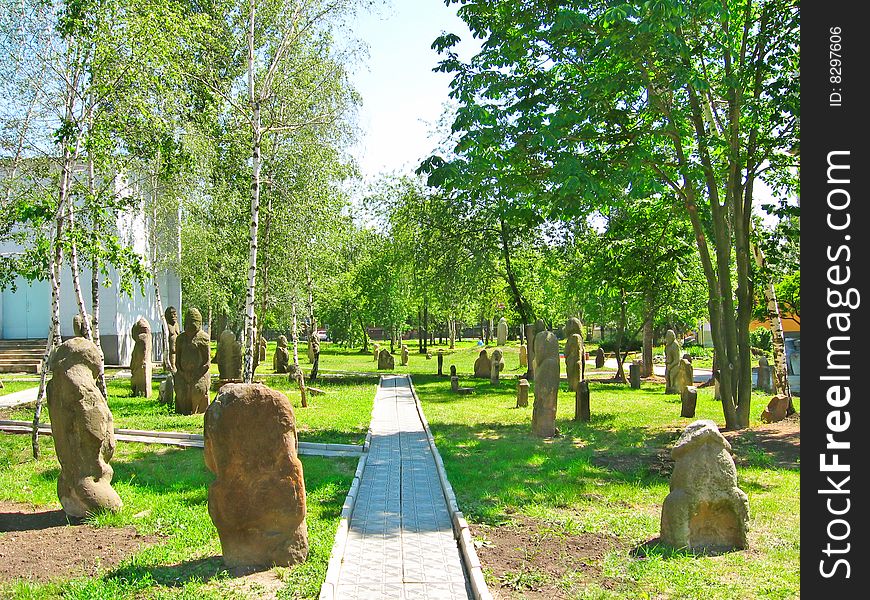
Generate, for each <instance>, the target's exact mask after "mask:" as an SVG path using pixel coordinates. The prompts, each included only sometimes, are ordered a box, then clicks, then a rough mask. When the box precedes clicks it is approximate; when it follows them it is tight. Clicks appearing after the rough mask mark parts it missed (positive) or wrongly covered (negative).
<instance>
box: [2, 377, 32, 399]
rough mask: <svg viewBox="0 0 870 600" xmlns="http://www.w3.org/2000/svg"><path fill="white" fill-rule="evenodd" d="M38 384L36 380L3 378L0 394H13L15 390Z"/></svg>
mask: <svg viewBox="0 0 870 600" xmlns="http://www.w3.org/2000/svg"><path fill="white" fill-rule="evenodd" d="M38 386H39V382H38V381H16V380H12V381H10V380H8V379H4V380H3V387H2V388H0V396H5V395H6V394H14V393H15V392H20V391H22V390H26V389H28V388H32V387H38Z"/></svg>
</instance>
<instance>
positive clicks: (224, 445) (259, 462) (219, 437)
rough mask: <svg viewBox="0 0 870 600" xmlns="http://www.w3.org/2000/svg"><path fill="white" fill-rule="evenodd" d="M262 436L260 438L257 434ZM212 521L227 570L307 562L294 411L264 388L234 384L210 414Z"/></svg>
mask: <svg viewBox="0 0 870 600" xmlns="http://www.w3.org/2000/svg"><path fill="white" fill-rule="evenodd" d="M252 431H256V435H252V434H251V432H252ZM204 434H205V448H204V458H205V465H206V467H208V469H209V470H210V471H211V472H212V473H214V474H215V475H216V479H215V480H214V481H213V482H212V484H211V485H210V486H209V488H208V514H209V516H210V517H211V520H212V522H213V523H214V525H215V527H216V528H217V530H218V536H219V537H220V542H221V551H222V553H223V561H224V563H225V564H226V565H227V566H231V567H240V566H272V565H278V566H289V565H293V564H297V563H300V562H302V561H304V560H305V558H306V557H307V556H308V529H307V526H306V523H305V513H306V505H305V480H304V478H303V472H302V463H301V462H300V461H299V458H298V456H297V450H298V437H297V434H296V418H295V415H294V414H293V407H292V406H291V405H290V401H289V400H288V399H287V397H286V396H285V395H284V394H282V393H280V392H277V391H275V390H272V389H270V388H268V387H266V386H265V385H260V384H251V383H248V384H244V383H230V384H227V385H225V386H223V387H222V388H221V391H220V393H219V394H218V396H217V398H216V399H215V401H214V402H213V403H212V405H211V406H210V407H209V408H208V410H207V411H206V413H205V426H204Z"/></svg>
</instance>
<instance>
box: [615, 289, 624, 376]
mask: <svg viewBox="0 0 870 600" xmlns="http://www.w3.org/2000/svg"><path fill="white" fill-rule="evenodd" d="M620 292H621V293H620V305H619V324H618V325H617V327H616V352H615V354H616V375H614V376H613V379H614V380H616V381H619V382H620V383H627V381H626V379H625V369H624V367H623V359H624V357H625V355H624V354H623V353H622V342H623V339H624V338H625V321H626V315H625V307H626V300H625V290H620Z"/></svg>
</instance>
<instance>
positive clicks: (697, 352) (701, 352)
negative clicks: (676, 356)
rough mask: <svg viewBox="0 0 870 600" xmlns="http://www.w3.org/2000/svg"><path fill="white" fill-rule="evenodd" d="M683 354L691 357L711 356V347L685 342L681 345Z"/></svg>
mask: <svg viewBox="0 0 870 600" xmlns="http://www.w3.org/2000/svg"><path fill="white" fill-rule="evenodd" d="M683 354H688V355H689V356H691V357H692V358H713V349H712V348H705V347H704V346H699V345H697V344H692V345H691V346H690V345H689V344H686V345H685V346H683Z"/></svg>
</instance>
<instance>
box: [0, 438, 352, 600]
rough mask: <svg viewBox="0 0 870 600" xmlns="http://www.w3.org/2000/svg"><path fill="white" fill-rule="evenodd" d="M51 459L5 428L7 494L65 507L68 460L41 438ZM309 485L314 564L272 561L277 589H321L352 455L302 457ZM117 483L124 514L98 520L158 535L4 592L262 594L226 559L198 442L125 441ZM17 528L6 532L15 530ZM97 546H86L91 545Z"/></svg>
mask: <svg viewBox="0 0 870 600" xmlns="http://www.w3.org/2000/svg"><path fill="white" fill-rule="evenodd" d="M41 444H42V445H41V448H42V458H41V459H40V460H39V461H38V462H36V463H34V462H33V461H32V459H31V457H30V438H29V436H23V435H5V434H0V500H2V501H7V502H23V503H28V504H33V505H35V506H37V507H40V508H44V509H45V510H48V511H50V510H56V509H58V508H60V504H59V503H58V502H57V496H56V489H55V486H56V480H57V475H58V470H59V466H58V464H57V460H56V457H55V454H54V445H53V444H52V440H51V438H42V441H41ZM301 460H302V463H303V469H304V474H305V485H306V489H307V494H308V516H307V524H308V535H309V544H310V552H309V556H308V560H307V561H306V562H305V563H302V564H300V565H297V566H295V567H292V568H287V569H280V568H277V569H273V572H274V573H276V574H277V575H278V577H279V578H280V580H281V582H280V583H279V586H280V588H281V589H280V590H279V591H278V593H277V597H278V598H316V597H317V595H318V593H319V590H320V585H321V584H322V582H323V578H324V577H325V575H326V565H327V561H328V559H329V553H330V551H331V549H332V543H333V539H334V536H335V530H336V527H337V526H338V519H339V514H340V512H341V505H342V502H343V501H344V498H345V495H346V494H347V490H348V489H349V487H350V483H351V481H352V479H353V473H354V469H355V468H356V461H355V460H353V459H341V458H321V457H312V456H302V457H301ZM111 464H112V467H113V468H114V470H115V475H114V479H113V487H114V488H115V490H116V491H117V492H118V494H119V495H120V496H121V498H122V499H123V501H124V508H123V509H122V510H121V512H120V513H118V514H115V515H112V514H103V515H98V516H97V517H95V518H94V519H92V520H90V523H91V524H93V525H95V526H97V527H99V528H116V527H121V526H132V527H134V528H135V530H136V531H137V532H138V533H139V534H142V535H146V536H152V540H153V543H152V544H151V545H149V546H147V547H145V548H143V549H141V550H140V551H138V552H136V553H135V554H134V555H132V556H130V557H128V558H126V559H125V560H123V561H122V562H121V563H120V564H118V565H117V566H114V567H110V568H105V569H100V570H99V572H98V574H97V575H96V576H94V577H82V576H79V577H73V578H69V577H63V576H61V577H60V578H59V579H58V580H56V581H51V582H48V583H34V582H28V581H25V580H17V581H16V580H12V581H9V580H6V581H0V597H2V598H10V599H19V598H20V599H25V598H26V599H37V598H38V599H42V598H46V599H47V598H76V599H82V600H83V599H98V598H99V599H103V598H105V599H127V598H131V599H132V598H136V599H140V598H167V599H168V598H173V599H174V600H177V599H182V600H184V599H190V600H204V599H211V598H214V599H219V598H258V597H261V596H260V594H259V593H257V592H256V585H254V586H253V587H251V586H248V587H247V588H246V587H245V586H240V585H239V581H240V579H239V578H236V577H234V576H233V575H231V574H230V573H228V572H227V571H226V570H225V569H224V567H223V566H222V563H221V561H220V557H219V556H220V543H219V540H218V536H217V530H216V529H215V528H214V526H213V525H212V523H211V520H210V519H209V516H208V509H207V493H208V485H209V483H210V482H211V481H212V479H213V476H212V474H211V473H210V472H209V471H208V470H207V469H206V467H205V464H204V462H203V458H202V451H201V450H199V449H170V448H166V447H162V446H146V445H143V444H131V443H119V444H118V445H117V448H116V451H115V456H114V458H113V459H112V463H111ZM106 531H108V530H106ZM15 535H16V534H15V532H7V533H0V539H2V538H3V537H5V536H15ZM87 550H88V549H85V548H83V549H82V551H83V552H86V551H87Z"/></svg>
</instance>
